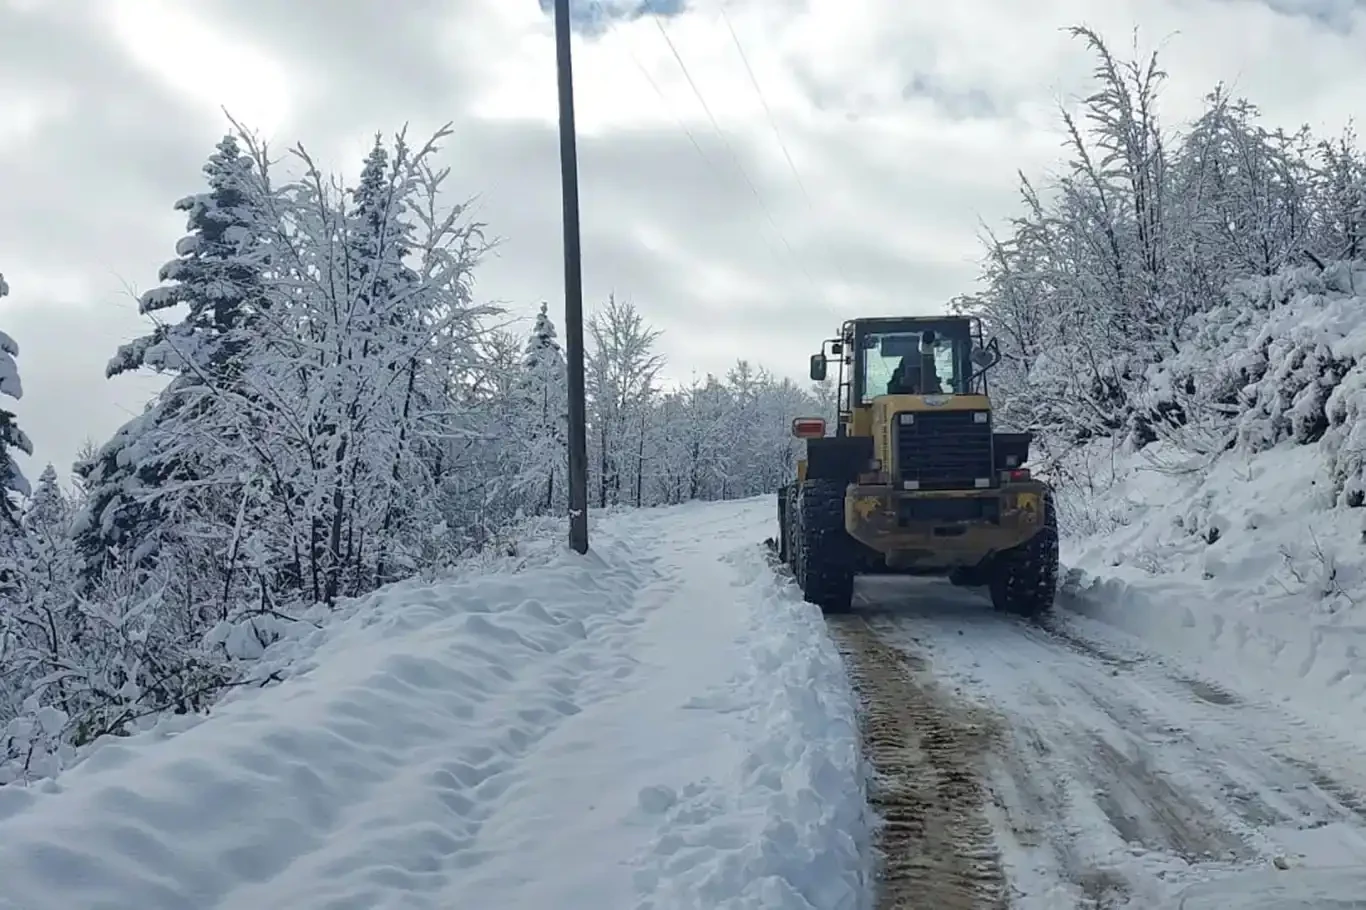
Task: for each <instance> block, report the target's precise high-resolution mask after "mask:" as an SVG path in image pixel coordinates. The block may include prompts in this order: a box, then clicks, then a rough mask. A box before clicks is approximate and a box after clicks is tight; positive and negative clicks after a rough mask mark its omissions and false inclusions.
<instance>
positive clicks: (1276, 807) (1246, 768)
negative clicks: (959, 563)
mask: <svg viewBox="0 0 1366 910" xmlns="http://www.w3.org/2000/svg"><path fill="white" fill-rule="evenodd" d="M773 520H774V508H773V503H772V501H771V500H770V499H769V498H767V497H765V498H764V499H761V500H755V501H748V502H740V503H720V504H692V505H686V506H681V507H677V508H669V509H655V510H645V511H640V512H634V513H631V512H625V513H618V514H614V515H610V516H606V517H601V518H599V517H597V516H595V519H594V522H595V526H594V530H593V534H594V537H593V541H594V551H593V553H591V554H590V555H589V556H587V557H579V556H576V555H574V554H571V553H568V552H565V551H564V550H563V548H562V547H559V546H558V535H557V538H556V541H555V545H546V544H541V545H532V546H530V547H529V548H527V549H524V551H523V555H522V556H520V557H517V558H514V559H510V560H508V561H507V564H504V565H494V566H492V567H489V566H482V565H476V566H471V567H467V570H462V571H461V572H460V573H459V574H457V575H456V576H454V577H452V578H449V579H446V580H444V581H439V582H436V583H424V582H420V581H416V580H414V581H410V582H405V583H403V584H399V585H394V586H391V587H389V588H387V589H385V590H384V591H381V592H378V593H376V594H375V595H373V596H370V597H367V598H363V599H361V600H359V601H357V602H354V603H352V604H349V605H347V606H345V607H344V608H343V609H341V610H339V611H338V612H337V613H336V614H335V615H332V616H329V617H326V619H325V621H323V622H321V623H320V624H319V625H318V626H317V627H314V626H311V625H310V624H308V623H300V624H298V626H297V627H295V628H294V630H293V632H292V634H291V637H289V638H286V639H285V640H283V641H281V642H279V643H277V644H276V645H274V646H272V648H271V649H270V650H268V651H267V653H266V655H265V656H264V657H263V658H262V661H261V664H262V667H263V668H264V669H265V670H269V671H270V675H271V676H272V678H274V677H276V676H280V677H283V679H284V681H283V682H281V683H279V684H276V685H271V686H267V687H265V688H257V687H245V688H242V689H240V690H237V691H236V692H234V693H233V694H230V695H229V696H228V697H227V698H226V699H225V700H224V701H223V702H222V703H221V704H220V705H218V706H217V707H216V708H215V709H214V711H213V712H212V713H211V714H210V715H209V716H208V717H207V718H170V719H168V720H166V721H165V722H164V723H162V724H161V725H160V726H158V727H156V728H154V729H151V730H149V731H146V732H144V733H141V734H138V735H136V736H133V737H129V738H126V739H122V740H107V741H104V742H102V743H100V744H99V745H98V746H97V747H96V748H94V750H93V751H91V752H90V753H89V754H88V755H87V757H85V759H84V760H83V761H82V762H81V763H80V764H78V765H76V766H75V767H74V768H72V769H70V770H68V771H66V772H64V773H63V774H62V775H61V776H60V777H59V778H58V779H57V780H56V781H49V782H41V783H37V784H34V785H27V786H6V787H0V910H74V908H80V910H275V908H280V910H285V908H288V910H388V908H413V910H419V908H432V910H435V908H447V907H498V908H507V910H520V908H525V910H542V908H548V907H554V908H563V910H576V908H583V910H601V908H614V910H615V908H636V910H723V908H724V910H760V908H763V910H872V908H874V907H876V908H877V910H910V908H921V907H926V908H928V907H934V908H937V910H1005V908H1007V907H1009V908H1017V910H1070V908H1126V910H1158V908H1168V907H1172V906H1174V905H1173V904H1171V903H1169V901H1170V900H1171V899H1173V898H1174V896H1175V895H1176V894H1177V892H1178V891H1180V890H1181V889H1182V888H1183V887H1185V886H1187V885H1189V884H1191V883H1193V882H1197V881H1200V880H1204V879H1208V878H1211V877H1217V876H1219V875H1222V874H1227V873H1231V872H1236V871H1238V870H1241V869H1257V868H1261V869H1269V870H1272V871H1276V870H1275V866H1276V865H1286V866H1290V867H1302V866H1310V865H1318V866H1328V865H1343V864H1348V865H1351V864H1355V865H1363V864H1366V796H1364V795H1366V767H1364V766H1362V765H1361V762H1360V759H1359V755H1360V752H1359V750H1355V749H1353V748H1350V747H1349V746H1347V745H1344V744H1342V743H1339V742H1336V741H1334V739H1333V738H1332V736H1333V735H1334V734H1331V733H1329V732H1326V731H1325V730H1324V729H1321V728H1320V726H1315V725H1313V724H1310V723H1306V722H1301V721H1298V720H1296V719H1295V718H1294V717H1293V716H1291V715H1290V714H1288V713H1286V709H1285V708H1284V707H1283V706H1279V705H1277V704H1271V703H1268V702H1266V701H1262V700H1259V699H1258V698H1257V697H1249V696H1248V695H1246V694H1244V693H1241V692H1238V691H1233V690H1231V689H1229V688H1221V687H1220V686H1219V685H1217V684H1215V683H1214V682H1213V681H1212V680H1210V679H1206V678H1203V677H1202V676H1201V675H1200V674H1199V673H1197V672H1193V671H1192V670H1191V669H1189V667H1183V666H1181V665H1179V664H1178V663H1177V662H1175V661H1174V660H1173V659H1171V658H1161V657H1158V656H1154V655H1153V654H1151V653H1145V652H1143V651H1141V650H1140V649H1139V647H1138V644H1137V641H1136V640H1135V639H1130V638H1126V637H1125V636H1126V633H1124V632H1121V631H1120V630H1119V629H1117V628H1115V627H1114V626H1112V625H1104V624H1102V623H1099V622H1096V621H1094V620H1089V619H1085V618H1082V617H1079V616H1077V615H1075V614H1072V613H1068V612H1066V611H1065V610H1061V611H1059V613H1058V615H1057V617H1056V619H1055V620H1054V621H1053V622H1052V623H1051V625H1050V626H1049V627H1048V628H1039V627H1037V626H1032V625H1030V624H1028V623H1024V622H1019V621H1016V620H1013V619H1011V618H1008V617H1003V616H1001V615H999V614H996V613H994V612H992V610H991V609H990V607H989V606H988V605H987V604H986V602H985V600H984V599H983V598H982V597H981V596H980V595H978V594H975V593H973V592H968V591H963V590H961V589H955V588H953V587H950V586H949V585H947V584H945V583H942V582H933V581H915V580H912V581H906V580H877V581H866V582H862V583H861V585H860V594H859V609H858V611H856V612H855V613H854V614H853V615H851V616H848V617H841V618H839V619H836V620H831V621H829V622H827V621H826V620H824V619H822V617H821V616H820V613H819V611H817V610H816V609H815V608H814V607H812V606H810V605H808V604H805V603H802V602H801V600H800V597H799V595H798V594H797V592H796V590H795V588H794V586H793V585H792V584H791V582H790V579H788V578H787V577H786V575H785V573H783V572H780V571H774V570H773V567H772V564H771V561H770V560H769V559H768V558H767V556H766V554H765V552H764V549H763V547H762V546H761V544H760V541H762V540H763V539H764V538H765V537H766V536H768V535H770V534H771V533H772V531H773ZM841 657H842V659H841ZM851 683H852V686H851ZM860 702H861V703H862V705H861V709H860ZM860 740H861V742H860ZM865 760H866V761H865ZM868 765H871V767H872V768H873V770H874V771H875V772H876V773H875V775H874V777H873V779H872V781H871V782H870V783H869V782H867V781H866V780H865V769H866V767H867V766H868ZM869 804H871V806H872V808H873V809H874V810H875V811H876V812H877V813H878V814H879V815H880V816H881V817H882V819H883V820H884V822H885V823H884V824H881V825H875V824H874V819H873V818H871V817H870V813H869V812H868V811H867V806H868V805H869ZM875 842H876V843H877V845H878V846H880V847H881V848H882V854H883V862H882V863H881V866H882V871H881V875H880V876H879V879H880V880H879V881H878V882H876V883H874V882H873V881H872V878H873V876H872V875H871V870H872V868H873V865H874V859H873V858H874V856H875V852H874V850H873V845H874V843H875ZM1277 874H1278V875H1281V876H1282V878H1280V879H1278V880H1277V881H1276V882H1275V883H1274V884H1275V885H1278V886H1279V885H1285V884H1286V883H1288V882H1291V881H1293V878H1292V876H1293V875H1294V873H1293V871H1291V872H1284V873H1282V872H1277ZM1358 884H1361V887H1360V888H1357V885H1356V884H1353V883H1352V881H1351V880H1348V881H1347V883H1346V884H1342V883H1341V882H1337V883H1333V884H1332V886H1333V887H1337V888H1339V890H1340V891H1341V890H1344V889H1345V890H1347V891H1348V892H1349V893H1350V892H1351V890H1352V889H1353V888H1357V891H1358V892H1359V893H1360V894H1366V883H1358ZM1254 887H1255V888H1256V893H1259V894H1261V895H1263V896H1265V895H1266V894H1269V893H1271V891H1272V889H1271V887H1270V886H1268V885H1266V884H1259V885H1255V886H1254ZM1297 887H1298V886H1297ZM874 892H877V893H876V894H874ZM1212 900H1214V903H1213V904H1209V903H1207V904H1205V905H1202V907H1204V908H1208V907H1212V906H1217V907H1225V906H1227V907H1229V908H1230V910H1234V908H1244V907H1250V905H1246V904H1244V903H1242V902H1241V901H1227V900H1225V901H1224V902H1223V903H1220V901H1221V900H1224V899H1223V898H1220V897H1218V896H1216V897H1214V898H1213V899H1212ZM1271 906H1274V905H1265V907H1271ZM1288 906H1300V905H1288ZM1302 906H1315V905H1313V904H1308V905H1302ZM1333 906H1335V907H1348V906H1355V905H1352V904H1337V905H1333ZM1256 910H1264V906H1263V905H1257V906H1256ZM1277 910H1279V908H1277Z"/></svg>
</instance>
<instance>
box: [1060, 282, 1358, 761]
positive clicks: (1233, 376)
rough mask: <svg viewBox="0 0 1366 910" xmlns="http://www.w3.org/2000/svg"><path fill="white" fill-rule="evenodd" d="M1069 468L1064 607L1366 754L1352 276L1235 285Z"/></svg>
mask: <svg viewBox="0 0 1366 910" xmlns="http://www.w3.org/2000/svg"><path fill="white" fill-rule="evenodd" d="M1147 379H1148V391H1147V393H1146V396H1145V398H1144V400H1143V401H1142V402H1141V405H1142V406H1143V408H1144V409H1145V413H1146V415H1147V417H1148V419H1150V420H1151V421H1152V423H1153V424H1154V425H1156V426H1157V427H1158V430H1159V435H1160V436H1162V437H1163V438H1162V440H1161V441H1159V442H1157V443H1153V444H1150V445H1147V446H1144V447H1143V448H1141V449H1139V450H1137V451H1134V450H1133V448H1132V446H1131V445H1130V444H1128V443H1125V444H1121V443H1117V442H1112V441H1109V440H1100V441H1096V442H1093V443H1092V444H1090V445H1088V446H1086V447H1085V448H1083V449H1081V450H1078V451H1076V452H1073V453H1072V454H1071V455H1070V457H1069V458H1067V459H1065V462H1064V465H1063V468H1064V473H1065V476H1066V479H1065V480H1062V479H1061V478H1060V481H1061V489H1062V494H1061V502H1060V521H1061V522H1062V525H1063V530H1064V563H1065V564H1066V565H1067V566H1068V567H1069V571H1068V573H1067V576H1066V579H1065V582H1064V585H1063V603H1064V605H1065V606H1067V607H1069V608H1071V609H1072V610H1075V611H1077V612H1080V613H1083V614H1086V615H1088V616H1090V617H1093V618H1095V619H1099V620H1103V621H1105V622H1108V623H1111V624H1113V625H1116V626H1120V627H1122V628H1124V629H1126V630H1128V631H1130V632H1132V633H1134V634H1136V635H1138V636H1140V637H1142V638H1143V639H1146V640H1148V641H1150V642H1152V643H1154V644H1156V645H1159V646H1160V647H1161V648H1162V649H1163V650H1165V651H1167V652H1169V653H1174V654H1177V655H1181V656H1184V657H1186V658H1188V659H1189V660H1190V661H1191V662H1194V663H1198V664H1199V665H1200V666H1201V667H1202V669H1204V670H1205V671H1206V672H1208V673H1210V674H1211V675H1213V676H1215V677H1216V678H1219V679H1222V680H1224V681H1226V682H1228V683H1230V684H1232V685H1236V686H1238V687H1240V688H1243V689H1244V690H1249V689H1255V690H1260V691H1262V692H1264V693H1267V694H1268V695H1272V696H1274V697H1277V698H1281V699H1286V700H1290V701H1294V702H1295V703H1296V704H1297V707H1298V708H1300V709H1302V711H1301V712H1300V713H1303V714H1305V715H1307V716H1315V715H1317V716H1318V717H1319V718H1320V719H1322V720H1323V721H1324V722H1325V723H1327V724H1330V725H1332V726H1335V727H1338V728H1340V729H1341V730H1343V731H1344V732H1349V733H1352V734H1355V735H1356V736H1357V738H1358V739H1361V740H1362V741H1363V742H1366V734H1358V733H1356V731H1358V730H1361V729H1366V725H1363V724H1362V721H1363V720H1366V661H1364V660H1363V659H1362V657H1361V656H1360V653H1361V652H1362V651H1363V649H1366V545H1364V544H1366V531H1364V530H1363V529H1364V528H1366V522H1364V520H1366V512H1363V511H1361V510H1360V509H1358V508H1355V507H1356V506H1360V505H1362V504H1363V491H1366V483H1364V482H1363V466H1364V465H1366V462H1363V452H1366V264H1363V263H1356V264H1350V263H1338V264H1334V265H1330V266H1329V267H1328V268H1326V269H1323V270H1320V269H1318V268H1316V267H1309V268H1300V269H1294V270H1290V271H1287V272H1285V273H1283V274H1281V275H1277V276H1273V277H1271V278H1263V279H1255V280H1250V281H1247V282H1244V283H1242V284H1240V285H1238V286H1237V287H1235V288H1234V289H1233V293H1232V295H1231V299H1230V302H1229V303H1228V304H1227V305H1226V306H1224V307H1221V308H1218V309H1216V310H1214V311H1212V312H1210V313H1206V314H1203V315H1201V316H1199V317H1197V318H1196V319H1194V320H1192V322H1191V324H1190V325H1189V326H1187V328H1186V330H1185V333H1184V338H1183V341H1182V344H1181V346H1180V349H1179V350H1178V351H1177V352H1176V354H1175V355H1174V356H1172V357H1170V358H1168V359H1167V360H1166V361H1164V362H1163V363H1162V364H1161V365H1160V366H1158V367H1154V368H1152V369H1151V370H1150V371H1149V373H1148V375H1147Z"/></svg>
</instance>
